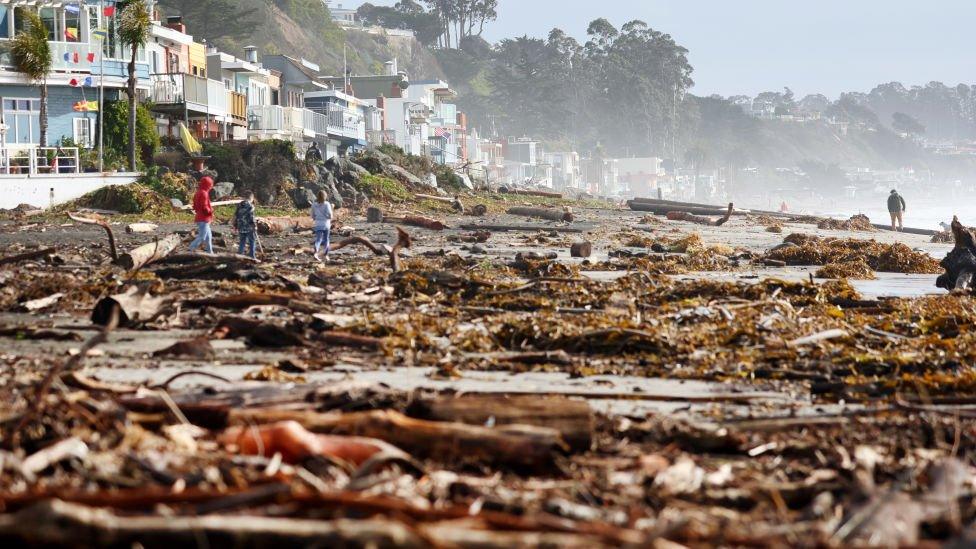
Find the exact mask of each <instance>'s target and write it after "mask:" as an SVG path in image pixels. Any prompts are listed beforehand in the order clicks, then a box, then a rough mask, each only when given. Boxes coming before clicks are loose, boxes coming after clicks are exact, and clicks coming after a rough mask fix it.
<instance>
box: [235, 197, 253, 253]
mask: <svg viewBox="0 0 976 549" xmlns="http://www.w3.org/2000/svg"><path fill="white" fill-rule="evenodd" d="M257 225H258V222H257V219H256V218H255V217H254V193H253V192H248V193H247V194H245V195H244V200H242V201H241V203H240V204H238V205H237V211H235V212H234V228H235V229H237V234H238V235H239V243H238V245H237V253H239V254H241V255H244V247H245V245H246V246H247V247H248V254H247V255H249V256H250V257H251V258H252V259H257V258H258V256H257V237H258V226H257Z"/></svg>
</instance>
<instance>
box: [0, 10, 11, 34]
mask: <svg viewBox="0 0 976 549" xmlns="http://www.w3.org/2000/svg"><path fill="white" fill-rule="evenodd" d="M0 38H10V8H9V7H7V6H0Z"/></svg>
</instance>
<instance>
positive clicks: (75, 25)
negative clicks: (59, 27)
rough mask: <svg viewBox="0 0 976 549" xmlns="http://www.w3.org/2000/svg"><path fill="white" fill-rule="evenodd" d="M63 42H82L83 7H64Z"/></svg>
mask: <svg viewBox="0 0 976 549" xmlns="http://www.w3.org/2000/svg"><path fill="white" fill-rule="evenodd" d="M59 40H61V39H59ZM63 40H64V41H66V42H80V41H81V7H80V6H78V5H66V6H65V7H64V38H63Z"/></svg>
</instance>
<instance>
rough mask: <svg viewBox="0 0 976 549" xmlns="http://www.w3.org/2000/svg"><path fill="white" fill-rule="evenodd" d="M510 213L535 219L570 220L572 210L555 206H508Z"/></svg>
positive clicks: (571, 219)
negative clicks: (559, 208)
mask: <svg viewBox="0 0 976 549" xmlns="http://www.w3.org/2000/svg"><path fill="white" fill-rule="evenodd" d="M508 213H509V214H510V215H521V216H524V217H534V218H536V219H548V220H549V221H566V222H572V221H573V219H574V217H573V212H571V211H569V210H568V209H564V210H558V209H555V208H521V207H519V208H509V210H508Z"/></svg>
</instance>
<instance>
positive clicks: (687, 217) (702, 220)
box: [667, 203, 735, 227]
mask: <svg viewBox="0 0 976 549" xmlns="http://www.w3.org/2000/svg"><path fill="white" fill-rule="evenodd" d="M733 211H735V206H734V205H733V204H732V203H729V209H728V210H727V211H726V212H725V215H724V216H722V217H720V218H718V219H712V218H711V217H704V216H701V215H695V214H692V213H689V212H684V211H681V212H668V213H667V217H668V219H670V220H671V221H687V222H689V223H697V224H698V225H708V226H710V227H721V226H722V225H725V224H726V223H728V222H729V219H732V212H733Z"/></svg>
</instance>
